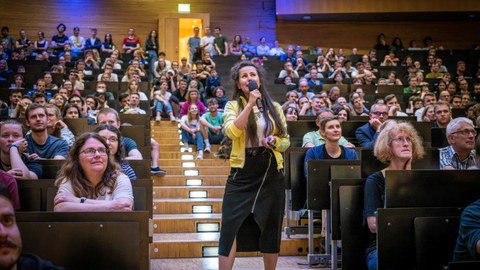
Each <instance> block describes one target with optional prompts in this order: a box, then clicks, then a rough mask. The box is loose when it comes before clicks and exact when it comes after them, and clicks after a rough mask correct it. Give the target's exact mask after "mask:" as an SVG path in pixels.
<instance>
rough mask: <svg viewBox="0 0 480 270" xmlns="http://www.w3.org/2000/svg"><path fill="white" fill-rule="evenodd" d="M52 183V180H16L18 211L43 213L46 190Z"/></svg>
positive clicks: (45, 207)
mask: <svg viewBox="0 0 480 270" xmlns="http://www.w3.org/2000/svg"><path fill="white" fill-rule="evenodd" d="M54 183H55V180H54V179H37V180H34V181H32V180H17V185H18V197H19V199H20V209H19V211H45V210H46V209H47V205H46V198H47V189H48V188H49V187H52V186H54Z"/></svg>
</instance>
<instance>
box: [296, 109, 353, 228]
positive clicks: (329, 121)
mask: <svg viewBox="0 0 480 270" xmlns="http://www.w3.org/2000/svg"><path fill="white" fill-rule="evenodd" d="M320 135H321V136H322V138H324V139H325V143H324V144H320V145H318V146H314V147H312V148H310V149H308V151H307V153H306V154H305V161H304V173H305V178H307V172H308V167H307V164H308V161H309V160H319V159H346V160H355V159H357V152H355V150H354V149H349V148H346V147H344V146H342V145H340V144H339V141H340V138H342V126H341V125H340V121H339V120H338V117H337V116H327V117H325V118H323V119H322V120H321V121H320ZM326 218H327V216H326V212H325V211H322V231H321V236H322V237H325V233H326Z"/></svg>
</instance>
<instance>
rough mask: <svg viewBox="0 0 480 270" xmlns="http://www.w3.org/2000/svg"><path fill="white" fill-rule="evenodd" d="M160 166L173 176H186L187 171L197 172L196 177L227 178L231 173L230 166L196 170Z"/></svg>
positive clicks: (198, 168)
mask: <svg viewBox="0 0 480 270" xmlns="http://www.w3.org/2000/svg"><path fill="white" fill-rule="evenodd" d="M159 166H160V167H161V168H162V169H163V170H165V171H167V174H172V175H185V173H186V171H197V172H192V173H198V174H196V175H224V176H227V175H228V174H229V173H230V167H229V166H221V167H220V166H205V167H196V168H182V167H176V166H164V165H163V164H162V163H159Z"/></svg>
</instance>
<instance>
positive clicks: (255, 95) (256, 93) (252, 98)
mask: <svg viewBox="0 0 480 270" xmlns="http://www.w3.org/2000/svg"><path fill="white" fill-rule="evenodd" d="M259 98H262V93H260V90H258V89H255V90H253V91H250V94H249V96H248V103H250V104H251V105H255V104H257V99H259Z"/></svg>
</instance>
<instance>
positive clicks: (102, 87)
mask: <svg viewBox="0 0 480 270" xmlns="http://www.w3.org/2000/svg"><path fill="white" fill-rule="evenodd" d="M99 94H105V97H106V98H107V100H115V97H114V96H113V94H112V93H111V92H108V89H107V84H106V83H105V82H102V81H98V82H97V87H96V90H95V93H94V94H93V95H94V96H98V95H99Z"/></svg>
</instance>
